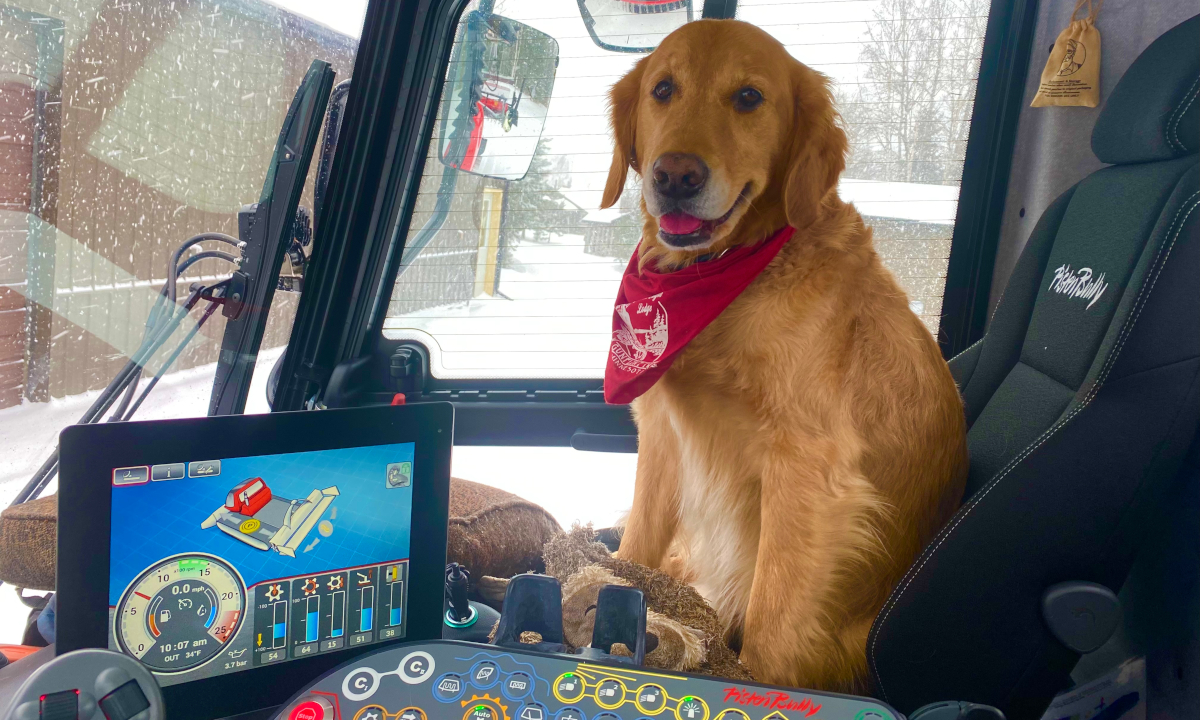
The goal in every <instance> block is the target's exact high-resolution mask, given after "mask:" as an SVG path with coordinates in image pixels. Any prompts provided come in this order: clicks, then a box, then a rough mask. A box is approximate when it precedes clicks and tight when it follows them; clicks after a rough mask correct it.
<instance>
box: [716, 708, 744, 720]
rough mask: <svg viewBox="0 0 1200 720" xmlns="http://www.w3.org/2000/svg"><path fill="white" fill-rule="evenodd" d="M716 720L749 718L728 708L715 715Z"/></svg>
mask: <svg viewBox="0 0 1200 720" xmlns="http://www.w3.org/2000/svg"><path fill="white" fill-rule="evenodd" d="M717 720H750V716H749V715H747V714H746V713H744V712H742V711H741V710H734V709H733V708H730V709H728V710H724V711H722V712H721V714H720V715H717Z"/></svg>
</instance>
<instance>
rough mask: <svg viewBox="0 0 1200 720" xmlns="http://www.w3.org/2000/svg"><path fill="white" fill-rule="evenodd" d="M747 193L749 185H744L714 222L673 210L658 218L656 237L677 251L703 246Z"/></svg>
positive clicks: (743, 199) (744, 198)
mask: <svg viewBox="0 0 1200 720" xmlns="http://www.w3.org/2000/svg"><path fill="white" fill-rule="evenodd" d="M749 191H750V183H746V187H744V188H742V192H741V193H740V194H738V196H737V199H736V200H734V201H733V205H731V206H730V207H729V210H728V211H727V212H726V213H725V214H724V215H722V216H721V217H719V218H716V219H715V220H703V219H701V218H698V217H696V216H694V215H689V214H688V213H685V212H683V211H682V210H675V211H672V212H669V213H666V214H665V215H662V216H660V217H659V218H658V237H659V238H660V239H661V240H662V241H663V242H664V243H666V244H667V245H670V246H671V247H673V248H677V249H679V250H687V249H689V248H696V247H698V246H703V245H705V244H706V243H708V241H709V240H710V239H711V238H712V234H713V230H716V229H717V228H718V227H720V226H721V225H723V224H724V223H725V221H726V220H728V219H729V217H730V216H731V215H733V211H734V210H737V209H738V207H739V206H740V205H741V204H742V203H743V202H744V201H745V200H746V194H747V193H748V192H749Z"/></svg>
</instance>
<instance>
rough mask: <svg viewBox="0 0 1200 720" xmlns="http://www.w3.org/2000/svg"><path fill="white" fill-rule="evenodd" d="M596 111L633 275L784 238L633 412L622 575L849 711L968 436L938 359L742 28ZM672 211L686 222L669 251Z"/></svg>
mask: <svg viewBox="0 0 1200 720" xmlns="http://www.w3.org/2000/svg"><path fill="white" fill-rule="evenodd" d="M610 100H611V122H612V128H613V133H614V136H615V140H616V147H615V148H614V152H613V161H612V168H611V170H610V172H609V176H608V181H607V186H606V188H605V191H604V199H603V203H602V206H603V207H609V206H611V205H613V204H614V203H615V202H616V201H617V199H618V198H619V197H620V195H621V192H622V189H623V188H624V186H625V180H626V173H627V170H629V169H632V170H633V171H634V172H636V173H639V174H640V175H641V176H642V178H643V181H642V207H643V210H644V215H645V228H644V232H643V234H642V240H641V245H640V248H639V252H640V267H645V266H646V264H648V263H652V264H653V266H654V267H655V268H656V269H657V270H659V271H669V270H678V269H681V268H685V267H687V266H689V265H691V264H693V263H695V262H703V261H705V260H706V257H705V256H707V257H712V256H713V255H714V254H718V253H720V252H722V251H723V250H726V249H729V248H733V247H736V246H740V245H747V244H753V243H757V242H760V241H762V240H763V239H764V238H766V237H767V236H769V235H771V234H772V233H774V232H775V231H777V230H779V229H781V228H784V227H785V226H787V225H791V226H792V227H794V228H795V229H796V230H795V234H794V235H793V236H792V238H791V239H790V240H789V241H788V242H787V243H786V244H785V245H784V246H783V249H782V250H780V251H779V254H778V255H777V256H775V258H774V259H773V260H772V261H771V263H770V264H769V265H767V267H766V269H765V270H763V272H762V273H761V274H760V275H758V277H757V278H756V279H755V280H754V281H753V282H752V283H751V284H750V286H749V287H748V288H747V289H746V290H745V291H743V292H742V293H741V295H739V296H738V297H737V298H736V299H735V300H734V301H733V302H732V303H731V304H730V305H729V306H728V307H726V308H725V310H724V311H723V312H722V313H721V314H720V315H719V316H718V317H717V319H716V320H714V321H713V322H712V323H711V324H709V325H708V326H707V327H706V328H705V329H704V330H703V331H702V332H701V333H700V334H699V335H697V336H696V337H695V338H694V339H693V340H692V341H691V343H690V344H689V345H688V346H687V347H686V349H685V350H684V351H683V352H682V354H681V355H680V356H679V357H678V359H677V360H676V361H675V362H674V364H673V365H672V366H671V367H670V369H669V370H667V371H666V373H665V374H664V375H663V376H662V377H661V378H660V379H659V380H658V382H657V383H655V384H654V385H653V386H652V387H651V388H650V389H649V390H648V391H646V392H645V394H643V395H642V396H641V397H639V398H638V399H637V400H635V401H634V402H633V412H634V417H635V419H636V421H637V426H638V437H639V441H640V450H639V455H638V464H637V480H636V485H635V492H634V499H633V506H632V509H631V510H630V514H629V516H628V519H627V521H626V526H625V531H624V536H623V539H622V542H621V547H620V551H619V556H620V557H623V558H625V559H628V560H633V561H636V562H639V563H642V564H644V565H648V566H651V567H661V568H664V569H666V570H667V571H668V572H672V573H673V574H675V575H677V576H679V577H682V578H683V579H685V580H687V581H688V582H691V583H692V584H693V585H694V586H695V587H696V588H697V589H699V590H700V592H701V593H702V594H703V595H704V596H705V597H706V598H707V599H708V600H709V602H711V603H712V604H713V606H714V607H715V609H716V610H717V612H718V614H719V615H720V617H721V619H722V621H723V622H724V624H725V626H726V628H727V633H728V634H727V639H728V640H729V642H730V643H731V645H733V646H734V647H739V646H740V650H741V658H742V661H743V662H744V663H746V664H747V666H748V667H749V668H750V669H751V670H752V671H753V673H754V674H755V677H756V678H757V679H758V680H760V681H764V682H769V683H774V684H780V685H787V686H793V687H805V688H814V689H824V690H836V691H847V692H855V691H858V692H864V691H867V690H869V675H868V668H867V659H866V640H867V634H868V632H869V630H870V627H871V623H872V621H873V620H874V618H875V615H876V613H877V612H878V610H879V609H880V608H881V607H882V606H883V604H884V602H885V600H886V599H887V597H888V594H889V592H890V591H891V589H892V587H893V586H894V585H895V584H896V583H897V581H898V580H899V579H900V578H901V577H902V575H903V574H904V572H905V571H906V569H907V568H908V567H909V565H910V564H911V562H912V561H913V559H914V558H915V557H916V556H917V554H918V553H919V552H920V550H921V549H922V548H923V546H924V545H925V544H926V543H927V542H928V541H929V540H930V539H931V538H932V536H933V535H934V534H935V533H936V531H937V530H938V529H939V528H940V527H941V526H942V525H943V523H944V522H945V521H946V520H948V519H949V517H950V516H951V514H952V513H953V512H954V510H955V509H956V508H957V506H958V504H959V501H960V500H961V496H962V493H963V488H964V482H965V478H966V472H967V446H966V429H965V421H964V417H963V409H962V404H961V399H960V397H959V394H958V390H957V388H956V387H955V384H954V380H953V379H952V378H951V376H950V372H949V370H948V368H947V366H946V363H945V362H944V361H943V360H942V357H941V354H940V352H939V350H938V346H937V344H936V343H935V342H934V339H933V337H932V336H931V335H930V332H929V331H928V330H927V329H926V327H925V326H924V325H923V324H922V323H921V321H920V320H919V319H918V318H917V316H916V315H915V314H913V312H912V310H911V309H910V308H909V305H908V299H907V297H906V296H905V294H904V291H903V290H901V289H900V287H899V285H898V284H897V282H896V280H895V278H894V277H893V276H892V274H891V273H890V272H889V271H888V270H886V269H885V268H884V267H883V265H882V264H881V262H880V260H879V257H878V255H876V253H875V250H874V248H873V246H872V242H871V229H870V228H868V227H867V226H865V225H864V224H863V220H862V217H861V216H860V215H859V214H858V212H857V211H856V210H855V209H854V206H853V205H850V204H848V203H845V202H843V201H842V200H841V199H840V198H839V197H838V195H837V180H838V176H839V175H840V173H841V172H842V170H843V169H844V167H845V154H846V146H847V142H846V136H845V133H844V132H843V131H842V129H841V128H840V127H839V126H838V124H837V122H838V121H837V113H836V111H835V109H834V106H833V101H832V96H831V93H830V90H829V81H828V80H827V78H826V77H825V76H823V75H821V74H820V73H817V72H815V71H814V70H812V69H810V68H808V67H807V66H805V65H803V64H801V63H799V62H797V61H796V60H794V59H793V58H792V57H791V56H790V55H789V54H788V53H787V51H786V50H785V49H784V47H783V46H782V45H781V44H780V43H779V42H778V41H776V40H775V39H774V38H772V37H771V36H770V35H768V34H767V33H765V32H763V31H762V30H760V29H758V28H756V27H754V26H753V25H749V24H746V23H743V22H739V21H735V20H701V21H697V22H692V23H689V24H687V25H684V26H683V27H682V28H680V29H678V30H676V31H675V32H673V33H671V34H670V35H669V36H668V37H667V38H666V39H665V40H663V42H662V44H661V45H660V46H659V47H658V48H657V49H656V50H654V52H652V53H651V54H650V55H648V56H646V57H645V58H643V59H642V60H641V61H639V62H638V63H637V65H636V66H635V67H634V68H633V70H632V71H630V72H629V74H628V75H626V76H625V77H624V78H622V79H621V80H620V81H618V82H617V83H616V84H615V85H614V86H613V88H612V91H611V94H610ZM668 213H685V214H687V215H690V216H692V217H693V218H696V219H699V220H701V221H703V222H701V223H700V226H699V228H697V229H696V230H695V231H694V232H690V233H689V234H687V235H679V234H675V235H672V234H671V233H669V232H665V231H662V229H661V228H660V222H659V218H661V217H662V216H663V215H665V214H668Z"/></svg>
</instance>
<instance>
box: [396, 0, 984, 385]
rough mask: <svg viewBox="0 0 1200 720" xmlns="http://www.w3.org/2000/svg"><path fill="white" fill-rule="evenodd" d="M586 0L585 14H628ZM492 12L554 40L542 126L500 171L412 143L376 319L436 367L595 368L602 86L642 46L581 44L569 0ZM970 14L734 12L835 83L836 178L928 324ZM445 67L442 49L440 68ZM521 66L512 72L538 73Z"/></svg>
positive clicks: (604, 313) (960, 115) (605, 249)
mask: <svg viewBox="0 0 1200 720" xmlns="http://www.w3.org/2000/svg"><path fill="white" fill-rule="evenodd" d="M694 5H696V6H697V8H698V7H699V4H698V3H694ZM477 6H478V4H477V3H474V2H473V3H471V4H469V5H468V7H467V10H466V11H465V12H466V13H469V12H471V11H472V10H474V9H476V8H477ZM596 7H597V9H596V11H595V12H596V13H600V16H599V17H594V18H593V20H594V21H595V22H596V23H601V21H603V22H604V23H608V24H609V25H611V24H612V22H611V21H612V17H616V16H619V15H621V13H623V12H625V13H627V12H628V11H623V10H621V9H620V7H619V4H616V3H610V4H602V5H597V6H596ZM494 12H495V13H497V14H499V15H502V16H504V17H506V18H511V19H512V20H514V21H517V22H520V23H524V24H525V25H528V26H530V27H532V28H534V29H536V30H538V31H541V32H542V33H545V34H546V35H548V36H549V37H550V38H552V39H553V41H555V42H556V43H557V49H558V61H557V67H556V69H555V70H554V71H553V80H554V84H553V91H552V94H551V96H550V98H549V100H548V107H547V109H546V110H545V125H544V130H543V131H542V134H541V136H540V139H539V140H538V141H537V142H536V144H535V145H534V146H533V150H532V161H531V162H530V163H529V165H528V171H527V172H525V173H523V174H522V175H521V176H519V177H517V178H515V179H514V178H512V177H509V176H505V175H503V174H498V173H493V172H489V171H487V170H486V169H480V170H478V174H466V173H462V172H459V173H458V174H457V176H456V177H455V178H454V180H453V182H446V177H447V175H446V173H447V168H446V166H445V164H444V163H442V162H439V161H438V157H437V153H438V152H442V151H444V147H445V143H437V142H434V143H431V144H430V156H429V160H427V162H426V164H425V170H424V177H423V178H422V183H421V190H420V193H419V195H418V197H417V206H416V207H417V209H416V212H415V214H414V216H413V218H412V222H411V224H410V225H409V227H408V249H406V251H405V256H404V262H403V266H402V268H401V272H400V275H399V276H398V279H397V281H396V285H395V288H394V289H393V291H392V297H391V303H390V305H389V308H388V313H387V320H386V322H385V326H384V328H385V329H384V335H385V337H387V338H390V339H396V340H416V341H418V342H421V343H422V344H424V345H426V346H427V347H429V349H430V356H431V357H430V361H431V366H432V368H431V369H432V372H433V375H434V376H435V377H437V378H439V379H443V378H444V379H481V378H600V377H601V375H602V373H603V369H604V363H605V359H606V355H607V351H608V345H609V336H610V331H611V321H612V301H613V298H614V297H616V292H617V286H618V284H619V282H620V278H621V274H622V272H623V271H624V269H625V266H626V264H627V262H628V260H629V257H630V255H631V254H632V252H633V249H634V247H635V246H636V245H637V242H638V240H639V238H640V236H641V230H642V216H641V211H640V208H639V206H638V199H639V197H640V187H639V185H638V182H639V179H638V177H637V175H635V174H634V173H630V174H629V176H628V178H627V187H626V190H625V192H624V193H622V195H621V198H620V200H619V202H618V204H617V205H616V206H614V207H611V208H608V209H604V210H602V209H600V199H601V195H602V193H603V190H604V184H605V179H606V177H607V175H608V168H609V163H610V161H611V157H612V140H611V136H610V134H609V128H608V111H607V92H608V89H609V88H610V87H611V86H612V84H613V83H614V82H615V81H616V80H617V79H619V78H620V77H621V76H622V75H624V74H625V73H626V72H628V71H629V69H630V68H632V67H633V64H634V63H635V62H637V61H638V60H639V59H640V58H642V57H644V56H645V53H641V52H618V51H617V50H613V49H608V48H606V47H601V46H599V45H598V43H597V42H596V41H594V40H593V38H592V37H591V35H590V34H589V27H588V26H587V25H586V24H585V22H584V20H583V18H582V17H581V15H580V12H579V9H578V6H577V3H575V2H574V1H567V0H564V1H563V2H546V1H545V0H497V2H496V3H495V7H494ZM987 12H988V2H986V0H957V1H948V2H938V3H929V2H910V1H905V0H864V1H863V2H851V3H847V2H835V3H830V2H827V1H821V2H817V1H806V0H794V1H788V2H781V1H780V0H741V1H740V2H739V3H738V5H737V17H738V18H739V19H741V20H746V21H748V22H751V23H754V24H756V25H758V26H759V27H761V28H763V29H764V30H766V31H768V32H769V33H771V34H772V35H773V36H775V37H776V38H777V39H779V40H780V41H781V42H782V43H783V44H784V45H785V46H786V47H787V49H788V51H789V52H791V53H792V55H793V56H795V57H796V58H797V59H799V60H801V61H802V62H804V63H806V64H808V65H810V66H811V67H813V68H815V69H817V70H819V71H821V72H823V73H825V74H827V75H829V76H830V77H831V78H832V79H833V80H834V81H835V90H836V94H837V101H838V107H839V109H840V111H841V113H842V116H843V124H844V126H845V127H846V130H847V132H848V135H849V136H850V147H851V148H852V151H851V155H850V157H849V158H848V163H847V167H846V172H845V173H844V174H843V176H842V180H841V183H840V185H839V188H838V189H839V193H840V195H841V197H842V198H843V199H845V200H847V201H851V202H853V203H854V204H855V206H856V207H857V208H858V210H859V211H860V212H861V213H862V214H863V216H864V217H865V219H866V221H867V222H868V223H869V224H871V225H872V226H873V227H874V237H875V247H876V249H877V251H878V252H879V254H880V256H881V257H882V258H883V260H884V262H885V264H886V265H887V267H888V268H889V269H890V270H891V271H892V272H893V273H894V274H895V275H896V276H897V278H898V279H899V280H900V283H901V285H902V287H903V288H904V289H905V291H906V292H907V293H908V296H909V299H910V301H911V305H912V308H913V310H914V311H915V312H916V313H917V315H919V316H920V317H921V319H922V320H924V322H925V324H926V325H927V326H928V327H929V329H930V330H931V331H932V332H933V333H934V334H935V335H936V334H937V331H938V321H939V316H940V313H941V302H942V291H943V288H944V285H945V277H946V265H947V259H948V258H949V254H950V238H951V235H952V233H953V229H954V218H955V213H956V211H957V206H958V185H959V181H960V178H961V177H962V160H963V153H964V152H965V148H966V140H967V131H968V129H969V125H970V118H971V110H972V108H973V106H974V91H975V81H976V76H977V74H978V67H979V57H980V52H981V49H982V45H983V32H984V28H985V25H986V21H987ZM606 13H607V14H606ZM680 13H681V15H680V16H679V18H677V19H676V20H675V22H681V21H682V18H684V17H685V16H686V12H684V11H682V10H681V11H680ZM696 15H698V12H697V13H696ZM464 17H465V15H464ZM618 19H619V18H618ZM626 19H627V18H626ZM604 27H607V25H605V26H604ZM603 29H604V28H603V27H601V24H597V25H594V26H593V27H592V30H595V31H596V32H600V31H601V30H603ZM457 45H458V46H460V47H461V45H462V38H461V37H460V38H458V43H457ZM455 52H456V53H460V52H461V49H459V47H456V50H455ZM455 57H458V55H455ZM460 67H461V65H460V64H459V63H455V62H452V63H451V68H450V71H449V73H448V75H450V76H451V79H453V73H456V72H460V71H461V70H460ZM533 68H534V66H533V65H532V63H531V64H530V65H529V66H528V67H527V68H526V69H525V72H524V75H526V76H530V77H536V78H541V77H542V72H543V71H540V70H536V69H533ZM521 73H522V68H520V67H518V68H516V69H515V71H514V74H516V75H518V76H520V75H521ZM526 81H527V82H528V80H526ZM452 86H453V83H451V82H448V83H447V87H452ZM442 104H443V108H442V111H441V112H442V113H444V114H445V115H446V116H447V117H451V118H453V117H454V116H455V114H456V113H457V112H459V103H458V102H456V101H454V99H452V98H447V97H446V96H445V95H444V96H443V98H442ZM539 110H540V108H539ZM444 126H445V124H443V127H444ZM515 148H516V145H513V144H512V143H511V142H510V143H509V144H507V145H506V146H505V150H504V153H505V155H511V154H512V153H516V152H519V150H518V149H515ZM522 169H523V166H522ZM484 175H490V176H491V177H483V176H484ZM431 231H433V235H432V239H428V240H426V238H427V236H428V235H429V234H430V232H431ZM414 244H416V245H419V246H420V247H419V248H414V247H413V246H414Z"/></svg>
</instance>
